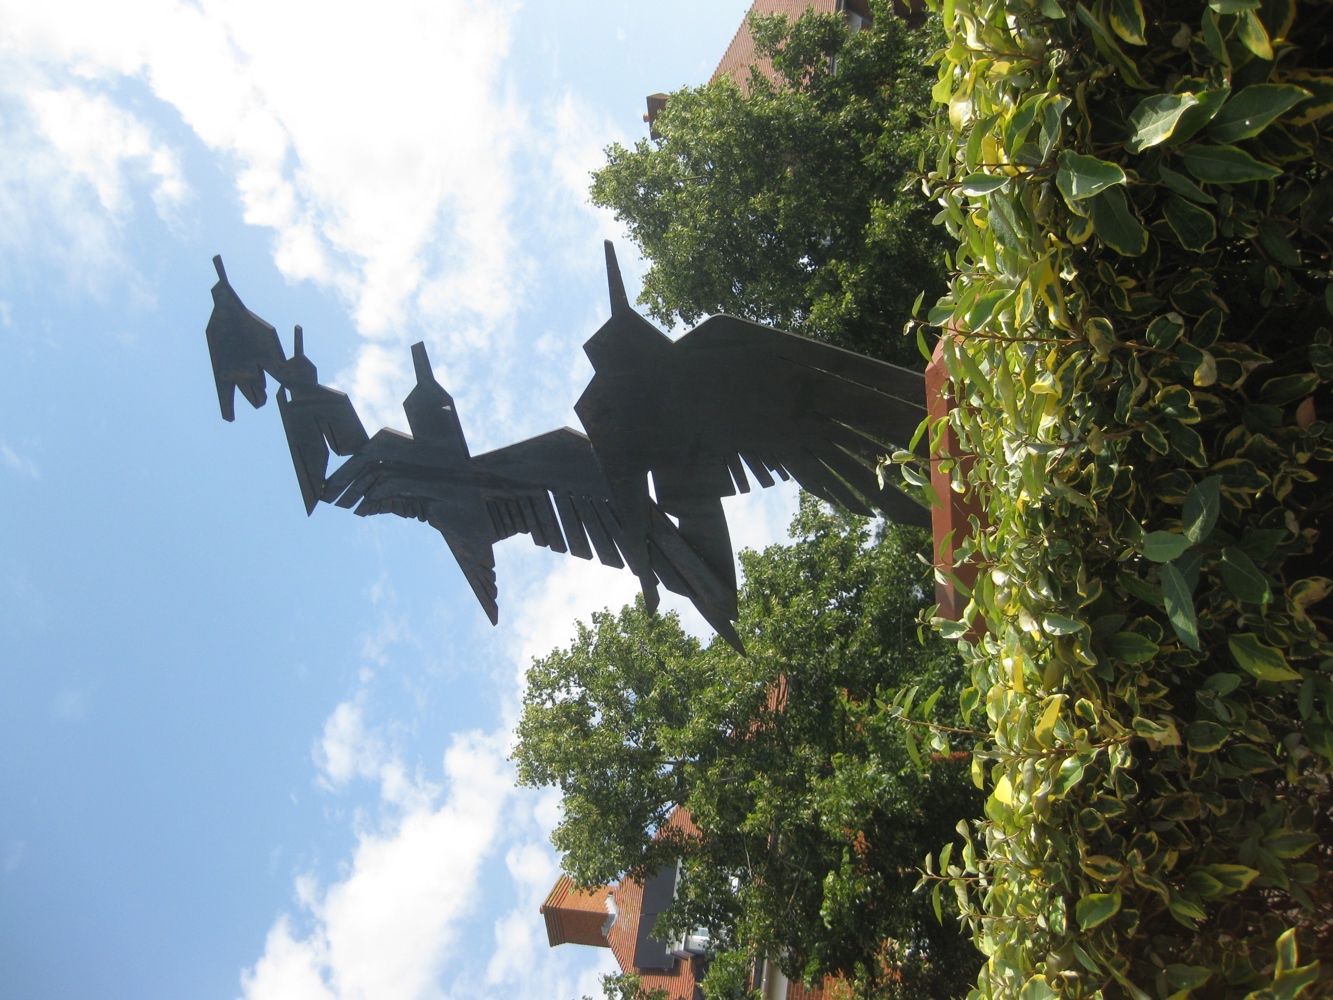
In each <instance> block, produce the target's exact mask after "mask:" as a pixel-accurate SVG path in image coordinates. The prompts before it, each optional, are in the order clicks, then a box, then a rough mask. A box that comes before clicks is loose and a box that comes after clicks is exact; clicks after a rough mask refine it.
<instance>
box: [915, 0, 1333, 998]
mask: <svg viewBox="0 0 1333 1000" xmlns="http://www.w3.org/2000/svg"><path fill="white" fill-rule="evenodd" d="M943 13H944V20H945V28H946V30H947V31H948V32H949V42H948V45H947V46H946V48H945V49H944V50H943V51H942V52H941V55H940V75H939V81H938V84H937V86H936V89H935V95H934V96H935V97H936V99H937V100H938V101H940V102H941V103H943V104H945V105H947V107H948V115H949V121H950V125H951V129H950V130H949V131H948V132H946V133H944V134H942V136H941V140H942V141H941V145H940V148H939V149H938V151H937V153H936V155H935V156H934V157H932V162H931V163H929V164H926V165H925V168H926V169H927V170H929V176H928V178H927V182H928V184H929V186H930V188H931V190H932V193H933V194H934V195H935V196H936V197H938V198H939V200H940V202H941V203H942V204H943V206H944V213H943V215H944V217H945V219H946V220H947V224H948V227H949V231H950V233H951V234H952V235H953V236H954V237H956V239H957V240H958V247H957V252H956V257H955V260H954V262H955V264H956V271H955V274H954V276H953V279H952V284H951V289H950V293H949V295H948V296H947V297H946V298H945V299H944V300H942V301H941V302H940V303H939V305H938V306H937V307H936V309H935V310H934V311H933V312H932V314H931V317H930V320H931V322H932V323H935V324H939V325H940V326H948V327H951V328H952V329H953V330H954V331H956V336H954V337H953V338H952V339H951V340H950V341H948V342H947V351H946V360H947V362H948V365H949V369H950V374H951V376H952V381H953V383H954V387H955V390H954V391H955V398H957V399H958V400H959V401H960V403H961V404H962V405H960V406H959V407H958V408H957V409H955V410H954V411H953V412H952V413H951V415H950V418H949V419H950V421H951V423H952V424H953V426H954V428H955V430H956V431H957V433H958V438H959V441H960V447H961V449H962V451H963V453H965V454H967V455H968V456H969V458H970V462H969V464H968V465H966V466H964V465H961V464H960V465H958V466H955V467H954V468H953V469H952V475H953V476H954V477H955V480H956V486H957V487H958V488H959V489H962V488H971V489H975V490H976V491H977V492H978V494H979V496H980V498H981V500H982V502H983V504H984V506H985V509H986V512H987V515H988V520H989V525H988V526H987V527H986V529H985V530H984V531H982V532H980V533H979V535H978V537H976V538H974V539H972V540H971V541H970V542H969V543H968V544H966V545H964V546H963V547H962V549H961V550H960V556H961V558H964V559H967V558H972V559H975V560H976V561H977V562H978V563H979V564H980V569H981V573H980V576H979V577H978V580H977V586H976V588H975V591H974V593H973V595H972V597H973V603H972V605H971V606H970V607H969V609H968V611H967V614H966V617H967V618H968V619H972V618H975V617H977V616H980V617H981V618H982V619H984V626H985V629H984V631H985V634H984V636H983V637H982V638H981V639H980V640H979V641H977V642H975V643H973V642H964V643H962V649H963V652H964V655H965V656H966V657H967V659H968V661H969V664H970V668H971V672H972V679H973V685H972V687H971V688H970V689H969V690H968V691H967V692H966V693H965V701H966V703H967V704H968V705H971V706H976V707H978V708H982V707H984V716H983V719H984V721H982V722H979V723H978V724H979V725H986V726H988V727H989V728H990V729H991V738H990V739H988V740H987V741H985V743H984V744H983V745H982V746H981V747H980V748H978V749H979V751H980V752H979V753H978V755H977V766H978V772H979V773H980V774H984V776H985V778H986V787H987V790H988V791H989V793H990V794H989V799H988V801H987V804H986V818H985V820H984V821H982V822H980V823H979V824H978V825H977V827H976V829H975V831H974V834H973V838H972V840H973V841H974V843H969V849H968V850H967V851H966V852H965V854H964V857H963V858H962V859H961V860H960V861H959V863H956V864H952V865H948V866H946V870H945V872H944V873H943V878H944V879H945V880H946V881H949V882H951V883H952V885H953V888H954V889H955V890H956V891H957V892H958V893H959V894H960V895H961V896H962V897H963V898H964V899H965V900H966V912H967V915H968V918H969V919H970V920H971V921H972V922H973V926H974V929H975V931H976V935H977V941H978V943H979V945H980V946H981V947H982V949H983V950H984V951H985V952H986V954H987V955H988V956H989V957H990V959H989V961H988V963H987V965H986V967H985V969H984V971H983V973H982V975H981V977H980V978H979V980H978V984H977V985H978V996H979V997H984V998H996V1000H999V998H1004V1000H1014V998H1023V1000H1051V998H1053V997H1056V996H1060V997H1066V998H1070V1000H1078V998H1107V1000H1111V998H1115V1000H1119V998H1122V997H1124V998H1133V1000H1155V998H1168V997H1170V998H1177V997H1178V998H1182V1000H1184V998H1186V997H1190V996H1197V997H1199V998H1200V1000H1204V998H1206V1000H1229V998H1243V997H1252V998H1254V1000H1260V998H1263V1000H1275V998H1282V1000H1292V998H1294V997H1297V996H1298V995H1300V996H1303V997H1311V996H1314V995H1320V996H1328V995H1333V981H1330V977H1329V971H1330V970H1329V969H1328V967H1327V964H1325V965H1324V966H1323V970H1322V973H1321V966H1320V963H1319V961H1318V960H1317V959H1318V958H1319V957H1320V956H1322V957H1324V958H1327V957H1328V956H1329V955H1330V954H1333V894H1331V893H1330V888H1329V887H1330V885H1333V846H1331V845H1333V790H1331V787H1330V775H1331V774H1333V618H1331V617H1330V601H1329V596H1330V594H1333V580H1330V579H1329V576H1330V575H1331V574H1330V573H1329V569H1330V566H1333V545H1331V544H1330V537H1333V536H1331V535H1330V532H1329V528H1330V515H1329V512H1330V510H1333V506H1330V490H1329V472H1330V468H1331V467H1333V466H1331V464H1330V463H1333V424H1330V423H1329V419H1330V415H1333V393H1331V392H1330V385H1333V335H1330V326H1333V321H1331V320H1330V311H1333V291H1330V289H1331V287H1333V286H1331V284H1330V279H1331V275H1330V266H1331V263H1333V262H1331V261H1330V240H1329V237H1330V231H1331V229H1333V227H1330V220H1331V219H1333V177H1330V173H1329V171H1330V167H1333V115H1330V114H1329V112H1330V111H1333V74H1331V73H1330V69H1329V67H1330V66H1333V45H1331V44H1330V39H1331V38H1333V6H1330V5H1329V4H1328V3H1326V2H1304V0H1212V2H1209V3H1202V2H1200V3H1186V2H1143V0H1096V2H1092V0H1087V2H1066V0H1030V2H1029V0H944V3H943ZM943 467H944V468H946V469H947V468H948V463H945V465H944V466H943ZM939 624H940V626H941V628H942V629H944V630H946V631H947V632H949V633H950V634H953V635H961V634H962V633H963V632H964V631H966V625H965V624H964V623H953V622H941V623H939ZM979 714H980V713H979ZM1321 975H1322V978H1321Z"/></svg>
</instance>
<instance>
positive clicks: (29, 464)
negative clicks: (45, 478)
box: [0, 441, 42, 479]
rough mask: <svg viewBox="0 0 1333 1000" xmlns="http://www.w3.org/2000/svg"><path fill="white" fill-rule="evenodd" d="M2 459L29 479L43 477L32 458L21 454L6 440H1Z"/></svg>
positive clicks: (0, 455)
mask: <svg viewBox="0 0 1333 1000" xmlns="http://www.w3.org/2000/svg"><path fill="white" fill-rule="evenodd" d="M0 459H3V460H4V463H5V464H6V465H7V466H9V467H10V468H11V469H13V470H14V471H15V472H17V473H19V474H20V475H22V476H26V477H27V478H29V479H41V478H42V472H41V470H40V469H38V468H37V464H36V463H35V462H34V461H33V460H32V459H30V458H27V457H26V456H24V455H20V454H19V453H18V452H16V451H15V450H14V449H13V448H11V447H10V446H9V445H8V444H7V443H5V442H4V441H0Z"/></svg>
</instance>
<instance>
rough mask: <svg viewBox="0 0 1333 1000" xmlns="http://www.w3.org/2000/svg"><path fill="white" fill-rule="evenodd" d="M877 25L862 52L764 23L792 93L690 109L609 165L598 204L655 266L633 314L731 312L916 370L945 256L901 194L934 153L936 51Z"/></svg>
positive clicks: (819, 31)
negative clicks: (921, 300) (917, 343)
mask: <svg viewBox="0 0 1333 1000" xmlns="http://www.w3.org/2000/svg"><path fill="white" fill-rule="evenodd" d="M874 7H875V13H876V15H877V16H876V19H875V22H874V28H873V29H871V30H865V31H860V32H857V33H855V34H849V33H848V32H847V30H846V26H845V23H844V22H843V20H842V18H841V16H839V15H828V14H825V15H816V14H814V13H811V12H807V14H806V15H805V16H803V17H801V18H800V19H799V20H797V21H795V22H792V23H789V22H788V21H787V20H786V19H785V18H782V17H778V16H775V17H770V18H756V19H754V20H752V25H753V30H754V35H755V39H756V43H757V46H758V49H759V50H760V51H761V52H763V53H767V54H770V55H771V56H772V59H773V65H774V67H775V69H776V70H777V71H778V73H779V74H781V78H782V80H783V84H782V85H780V86H774V85H773V84H772V83H770V82H769V80H768V79H767V78H765V77H762V76H759V75H758V74H755V75H754V77H753V79H752V80H751V83H750V90H749V95H748V96H746V95H744V94H742V92H741V90H740V89H739V88H738V87H737V86H736V85H735V84H734V83H732V82H731V81H730V80H727V79H723V80H719V81H717V82H715V83H711V84H709V85H708V86H705V87H700V88H697V89H687V90H681V91H678V92H677V93H675V94H672V95H671V99H670V101H669V102H668V103H667V106H666V110H665V111H664V112H663V113H662V115H661V116H660V117H659V118H658V119H657V123H656V128H657V130H658V131H659V133H660V135H661V138H660V139H659V140H656V141H649V140H641V141H640V142H638V143H637V144H636V145H635V146H634V148H633V149H626V148H624V147H623V146H620V145H615V146H612V147H610V148H609V149H608V150H607V157H608V162H607V165H606V166H605V167H603V168H602V169H601V170H598V171H597V172H596V173H595V174H594V175H593V185H592V200H593V202H594V203H596V204H598V205H601V206H603V207H606V208H610V209H612V210H614V211H615V213H616V217H617V218H618V219H621V220H622V221H624V222H625V223H626V224H627V225H628V227H629V231H630V235H631V236H632V237H633V239H634V240H635V242H636V243H638V245H639V247H640V249H641V250H642V252H643V254H644V256H645V257H646V258H647V259H648V260H649V261H650V262H651V267H650V269H649V271H648V274H647V276H646V278H645V279H644V286H643V292H642V294H641V295H640V297H639V301H640V302H641V303H643V304H645V305H646V306H647V307H648V311H649V312H650V313H651V314H652V315H653V316H655V317H657V318H658V319H660V320H662V321H663V322H665V323H672V322H674V321H675V320H676V319H677V318H679V319H681V320H683V321H685V322H686V323H693V322H695V321H697V320H698V319H700V318H701V317H702V316H703V315H705V314H708V313H717V312H729V313H732V314H734V315H738V316H744V317H747V318H750V319H754V320H758V321H762V322H767V323H772V324H775V325H777V326H779V327H782V328H785V329H789V330H793V331H795V332H797V333H802V334H805V335H807V336H812V337H817V338H820V339H824V340H827V341H829V342H831V343H836V344H839V345H841V346H844V347H848V348H852V349H855V350H860V351H863V352H865V353H868V354H872V355H876V356H880V357H883V358H885V359H887V360H898V361H900V362H902V363H908V364H912V363H919V358H918V356H917V354H916V349H915V348H914V347H913V346H911V345H910V344H908V343H906V342H905V341H904V339H903V338H902V337H901V336H900V333H901V331H902V325H903V322H904V321H905V320H906V318H907V316H908V315H909V313H910V311H911V305H912V301H913V299H914V298H915V297H916V296H917V294H918V293H919V292H921V291H922V290H923V289H925V290H928V295H929V297H930V298H931V299H932V300H933V298H934V297H935V296H936V295H938V294H939V293H940V292H942V291H943V288H944V282H943V272H942V270H941V265H940V260H941V251H942V249H943V244H942V242H941V238H942V234H941V233H940V232H939V230H938V229H937V227H934V226H931V225H930V212H929V210H928V206H927V205H926V204H925V203H924V202H923V200H922V199H921V197H920V195H919V193H915V194H914V193H912V192H911V191H905V190H904V186H905V185H907V186H909V187H910V185H911V171H912V170H914V168H915V165H916V160H917V155H918V153H919V152H921V151H922V150H923V149H925V148H926V147H927V146H928V145H929V144H930V142H931V123H932V117H933V113H932V112H931V110H930V80H929V78H928V77H929V71H928V69H927V68H926V67H925V64H926V56H927V55H928V53H929V51H930V49H931V48H932V47H933V46H934V45H935V44H936V42H937V41H938V38H939V33H938V27H935V26H933V25H935V24H936V22H933V21H932V22H931V25H932V26H927V27H915V28H914V27H911V26H909V25H908V24H906V23H905V22H904V21H903V20H901V19H900V18H897V17H895V16H894V15H893V13H892V11H891V9H890V7H889V5H888V4H887V3H883V4H879V3H876V4H875V5H874Z"/></svg>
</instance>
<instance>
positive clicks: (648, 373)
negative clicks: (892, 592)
mask: <svg viewBox="0 0 1333 1000" xmlns="http://www.w3.org/2000/svg"><path fill="white" fill-rule="evenodd" d="M607 270H608V277H609V279H610V285H611V307H612V315H611V319H610V320H608V321H607V323H606V324H605V325H604V326H603V327H602V328H601V329H600V330H598V332H597V333H596V334H594V335H593V337H592V338H591V339H590V340H589V341H588V343H587V344H586V345H585V350H586V351H587V353H588V355H589V358H590V359H591V360H592V362H593V367H594V368H595V369H596V371H597V374H596V376H594V378H593V380H592V383H591V384H590V385H589V386H588V389H587V391H586V392H585V393H584V395H583V397H582V398H581V399H580V400H579V402H578V404H577V406H576V407H575V409H576V410H577V412H578V414H579V418H580V419H581V420H582V421H583V424H584V427H585V428H586V429H587V431H588V434H589V437H590V438H591V439H592V443H593V447H594V449H595V450H596V451H597V454H598V457H599V458H600V459H601V460H602V466H603V468H604V469H605V471H606V474H607V476H608V477H609V478H610V479H611V480H612V481H615V480H617V479H620V478H623V477H627V476H628V477H638V478H642V476H643V473H644V472H651V473H652V476H653V483H654V487H655V491H656V496H657V500H658V502H659V503H660V504H661V505H662V507H663V509H665V510H666V511H667V512H668V513H670V514H680V513H682V512H684V511H688V509H689V508H690V507H691V506H693V505H695V504H697V503H699V502H701V501H704V500H711V499H713V498H717V497H722V496H730V495H732V494H734V493H735V492H736V491H737V490H739V491H741V492H748V491H749V489H750V483H749V477H748V476H747V475H746V469H748V470H749V472H750V475H752V476H753V477H754V479H755V481H757V482H758V483H759V484H760V485H761V486H771V485H772V484H773V482H774V476H777V477H778V478H781V479H787V478H789V477H791V478H794V479H796V481H797V482H799V483H800V484H801V486H803V487H804V488H805V489H806V490H808V491H809V492H811V493H813V494H814V495H815V496H818V497H820V498H821V499H824V500H827V501H828V502H830V503H834V504H837V505H839V506H842V507H846V508H847V509H849V510H852V511H854V512H856V513H858V514H867V515H868V514H871V513H873V512H874V511H875V510H879V511H881V512H883V513H884V514H885V515H887V516H888V517H890V518H892V519H894V520H897V521H902V522H906V523H910V524H917V525H920V526H923V527H925V526H927V525H928V524H929V510H928V509H927V508H926V507H925V506H923V505H922V504H921V503H920V502H918V501H917V500H916V499H914V498H912V497H909V496H908V495H907V494H905V493H904V492H902V491H901V490H900V489H897V488H895V486H894V485H892V484H891V483H886V484H884V485H883V486H881V485H880V483H879V481H878V479H877V477H876V475H875V471H874V469H875V465H876V463H877V460H878V459H879V457H880V456H882V455H885V454H887V453H888V452H889V451H891V450H894V449H896V448H905V447H906V446H907V444H908V443H909V442H910V441H911V439H912V438H913V436H914V435H915V432H916V429H917V427H918V426H919V425H920V423H921V420H922V419H923V418H924V417H925V416H926V393H925V380H924V377H923V376H922V374H921V373H920V372H914V371H910V370H908V369H906V368H899V367H897V366H896V365H890V364H886V363H885V362H882V361H876V360H875V359H873V358H868V357H865V356H863V355H860V354H855V353H853V352H851V351H845V350H842V349H841V348H837V347H832V346H830V345H828V344H821V343H819V342H817V341H813V340H808V339H806V338H804V337H798V336H796V335H794V334H790V333H785V332H783V331H781V330H775V329H772V328H771V327H766V326H761V325H760V324H758V323H752V322H750V321H748V320H744V319H739V318H737V317H735V316H726V315H721V316H713V317H711V318H709V319H706V320H704V321H703V322H702V323H700V324H699V325H698V326H696V327H695V328H694V329H693V330H691V331H690V332H688V333H686V334H685V335H684V336H683V337H681V338H680V339H679V340H676V341H672V340H670V339H669V338H668V337H667V336H666V335H665V334H663V333H661V332H660V331H658V330H657V329H656V328H655V327H653V326H652V324H650V323H649V322H648V321H647V320H645V319H644V318H643V317H642V316H640V315H639V314H638V313H637V312H635V311H634V310H633V309H632V308H631V307H630V305H629V301H628V299H627V297H626V296H625V292H624V285H623V283H622V282H621V279H620V274H619V269H618V267H617V266H616V261H615V254H614V251H613V250H612V248H611V245H610V244H609V243H608V244H607Z"/></svg>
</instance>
